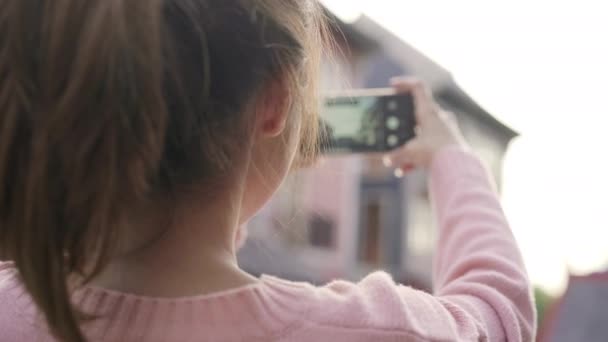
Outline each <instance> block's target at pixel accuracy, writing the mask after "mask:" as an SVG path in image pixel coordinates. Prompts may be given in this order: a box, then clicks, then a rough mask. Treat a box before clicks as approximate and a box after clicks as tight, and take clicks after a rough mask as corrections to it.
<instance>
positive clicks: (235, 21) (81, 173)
mask: <svg viewBox="0 0 608 342" xmlns="http://www.w3.org/2000/svg"><path fill="white" fill-rule="evenodd" d="M328 32H329V31H328V30H327V27H326V26H325V25H324V17H323V12H322V10H321V8H320V5H319V4H318V2H317V1H316V0H280V1H277V0H255V1H254V0H86V1H84V0H0V259H10V260H13V261H14V262H15V265H16V267H17V269H18V271H19V274H20V276H21V280H22V283H23V285H24V287H25V288H26V290H27V291H28V292H29V294H30V295H31V297H32V298H33V300H34V302H35V304H36V305H37V306H38V308H39V309H40V311H41V312H42V313H43V314H44V316H45V318H46V321H47V323H48V327H49V329H50V330H51V331H52V333H53V334H54V335H55V336H56V337H57V338H58V339H59V340H64V341H75V342H80V341H84V340H85V337H84V334H83V333H82V331H81V329H80V326H81V324H80V323H81V322H83V318H85V317H86V316H87V313H86V312H84V313H80V312H77V311H76V310H75V309H74V307H73V305H72V303H71V293H73V290H74V289H75V287H78V286H81V285H84V284H86V283H87V282H88V281H89V280H90V279H92V278H93V277H94V276H95V275H97V274H98V273H99V272H100V271H101V270H102V269H103V268H104V267H105V266H106V265H107V264H108V262H109V260H110V259H111V258H112V257H113V256H114V255H116V253H117V252H118V251H117V250H116V245H117V243H120V242H121V238H123V237H124V236H123V234H124V233H125V232H126V231H127V227H126V222H127V221H128V220H129V219H131V217H129V218H127V217H126V216H127V211H128V210H129V209H132V208H133V207H134V206H138V205H140V204H142V202H143V201H144V200H150V199H158V198H163V196H164V197H167V196H169V195H173V194H177V195H179V191H178V189H179V190H181V189H186V188H188V187H189V186H192V185H201V184H209V183H211V182H212V181H213V180H216V179H217V178H218V177H226V172H225V171H226V170H227V169H229V168H230V167H231V166H232V165H233V163H234V161H235V160H237V159H238V158H241V157H242V156H241V155H240V154H242V153H243V152H242V150H243V148H242V143H243V142H244V141H248V140H247V139H248V134H251V132H250V131H249V130H247V127H248V124H247V122H248V121H250V120H248V118H247V117H246V114H249V113H248V112H247V111H246V110H245V109H246V108H247V105H248V104H249V103H251V100H252V99H253V97H254V96H255V95H256V94H257V93H258V90H259V89H260V87H262V86H263V85H264V84H265V83H266V82H267V80H269V79H276V78H277V76H281V77H285V78H286V81H287V82H286V84H287V86H288V88H289V91H290V93H291V95H292V97H293V99H292V106H291V107H292V108H290V115H292V116H293V118H294V119H298V120H300V121H301V123H302V124H301V125H299V126H300V127H301V131H302V133H303V134H302V137H303V139H302V141H301V151H303V152H302V157H303V158H302V159H303V160H305V159H307V158H310V157H311V156H313V155H314V152H315V151H316V148H315V147H316V142H317V136H316V126H317V123H318V120H317V117H316V115H315V113H316V111H315V110H316V108H317V102H316V97H315V95H316V80H317V76H318V75H317V73H316V72H315V71H317V70H318V66H319V63H320V59H319V57H320V55H321V50H322V48H323V41H324V37H328ZM196 188H197V189H198V188H199V187H196ZM75 279H77V280H78V281H75Z"/></svg>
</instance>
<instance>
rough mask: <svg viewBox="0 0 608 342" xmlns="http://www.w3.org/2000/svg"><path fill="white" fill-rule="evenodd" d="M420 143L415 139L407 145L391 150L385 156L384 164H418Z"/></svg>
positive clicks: (393, 165)
mask: <svg viewBox="0 0 608 342" xmlns="http://www.w3.org/2000/svg"><path fill="white" fill-rule="evenodd" d="M420 144H421V143H420V141H419V140H418V139H414V140H412V141H410V142H408V143H407V144H406V145H405V146H403V147H401V148H399V149H396V150H394V151H392V152H390V153H389V154H387V155H386V156H385V157H384V158H383V162H384V165H385V166H387V167H396V168H403V167H406V168H407V166H409V165H414V166H415V165H417V161H418V159H419V158H418V154H419V151H420V150H421V146H420Z"/></svg>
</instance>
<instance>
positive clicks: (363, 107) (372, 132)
mask: <svg viewBox="0 0 608 342" xmlns="http://www.w3.org/2000/svg"><path fill="white" fill-rule="evenodd" d="M320 119H321V123H320V127H321V144H320V145H321V151H322V153H324V154H345V153H375V152H388V151H391V150H393V149H396V148H398V147H400V146H403V145H404V144H405V143H406V142H408V141H409V140H410V139H412V138H414V137H415V128H416V117H415V115H414V101H413V98H412V96H411V95H410V94H396V93H395V90H394V89H362V90H353V91H349V92H345V93H340V94H331V95H328V96H326V97H325V98H324V101H323V106H322V109H321V115H320Z"/></svg>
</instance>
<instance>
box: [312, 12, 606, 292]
mask: <svg viewBox="0 0 608 342" xmlns="http://www.w3.org/2000/svg"><path fill="white" fill-rule="evenodd" d="M323 2H324V3H325V4H326V6H328V7H329V8H330V9H332V10H333V11H334V12H335V13H337V14H338V15H339V16H340V17H342V18H343V19H344V20H353V19H355V18H356V17H357V16H358V15H360V14H361V13H365V14H366V15H368V16H370V17H371V18H373V19H376V20H378V21H379V22H381V23H382V24H384V25H385V27H386V28H387V29H389V30H391V31H393V32H394V33H396V34H398V35H399V36H400V37H402V38H403V39H404V40H405V41H407V42H408V43H410V44H411V45H413V46H415V47H416V48H417V49H419V50H420V51H422V52H423V53H425V54H426V55H428V56H429V57H431V58H432V59H434V60H435V61H437V62H438V63H439V64H441V65H442V66H443V67H445V68H447V69H448V70H449V71H450V72H451V73H452V74H453V76H454V78H455V79H456V81H457V82H458V83H459V84H460V85H461V86H462V87H463V88H464V89H465V90H466V91H467V92H468V93H470V95H471V96H472V97H473V98H474V99H475V100H476V101H477V102H478V103H479V104H481V105H482V106H483V107H484V108H486V109H487V110H488V111H489V112H490V113H492V114H493V115H495V116H496V117H497V118H498V119H499V120H501V121H503V122H504V123H506V124H507V125H509V126H511V127H512V128H514V129H515V130H517V131H518V132H519V133H521V136H520V137H519V138H517V139H516V140H514V141H513V143H512V144H511V146H510V148H509V151H508V153H507V155H506V157H505V165H504V189H503V194H502V200H503V205H504V208H505V212H506V214H507V216H508V218H509V220H510V223H511V225H512V228H513V231H514V234H515V236H516V238H517V240H518V242H519V243H520V247H521V249H522V253H523V255H524V259H525V261H526V266H527V267H528V270H529V272H530V275H531V278H532V280H533V282H534V283H535V284H536V285H538V286H540V287H542V288H544V289H545V290H547V291H549V292H552V293H554V294H557V293H559V292H560V291H562V290H563V289H564V287H565V286H566V280H567V276H568V274H585V273H589V272H594V271H600V270H604V269H606V268H608V201H607V200H606V197H607V191H608V153H607V152H606V149H608V131H606V128H607V127H608V119H607V117H608V104H607V103H606V102H607V101H608V96H606V94H605V93H606V92H607V91H608V86H607V84H606V83H607V81H608V39H605V32H608V20H605V18H606V16H605V15H602V13H604V14H605V13H607V11H608V4H602V2H605V1H602V0H599V1H589V0H561V1H560V0H552V1H549V0H509V1H506V0H503V1H496V0H459V1H454V0H398V1H397V0H374V1H370V0H325V1H323ZM602 32H604V34H602ZM602 36H604V39H602Z"/></svg>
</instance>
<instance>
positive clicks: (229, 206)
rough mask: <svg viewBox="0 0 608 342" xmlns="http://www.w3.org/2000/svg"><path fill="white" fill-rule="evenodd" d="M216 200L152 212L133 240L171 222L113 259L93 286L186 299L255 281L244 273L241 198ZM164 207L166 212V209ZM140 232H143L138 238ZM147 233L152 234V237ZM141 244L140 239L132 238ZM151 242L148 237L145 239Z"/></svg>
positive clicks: (188, 202)
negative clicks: (239, 240)
mask: <svg viewBox="0 0 608 342" xmlns="http://www.w3.org/2000/svg"><path fill="white" fill-rule="evenodd" d="M224 197H225V198H224V199H222V198H221V197H215V198H214V200H213V201H211V204H210V205H208V206H206V207H204V206H201V205H200V204H199V203H210V202H209V201H205V202H201V201H200V200H190V201H184V202H186V203H184V204H181V205H179V206H175V207H176V208H175V210H174V211H173V212H172V215H171V219H170V220H167V219H166V217H167V210H166V208H148V210H145V211H144V213H145V215H138V216H140V217H141V218H142V219H141V220H138V224H136V225H134V229H133V232H134V234H131V235H134V236H146V234H143V233H144V232H151V231H153V230H152V229H151V227H158V225H159V222H171V223H170V224H168V225H167V226H166V227H167V228H166V229H163V228H162V227H158V229H157V231H162V233H161V234H160V235H159V236H158V237H157V238H155V239H153V240H151V241H152V242H150V243H146V244H145V245H144V247H141V248H137V249H136V250H134V251H132V252H130V253H127V254H124V255H122V256H120V257H117V258H115V259H113V260H112V261H111V262H110V264H109V265H108V266H107V267H106V268H105V269H104V271H103V272H102V273H101V274H100V275H99V276H98V277H96V278H95V279H93V281H92V283H91V285H94V286H99V287H104V288H108V289H112V290H116V291H120V292H125V293H132V294H137V295H142V296H150V297H169V298H172V297H187V296H193V295H201V294H208V293H212V292H217V291H221V290H226V289H231V288H236V287H241V286H245V285H249V284H251V283H254V282H256V281H257V280H256V279H255V278H253V277H252V276H250V275H248V274H247V273H245V272H244V271H242V270H240V269H239V268H238V265H237V261H236V249H235V238H236V232H237V227H238V225H239V212H238V208H239V205H235V201H237V202H236V203H239V202H238V201H240V198H238V196H237V198H235V196H224ZM163 209H164V210H163ZM138 232H142V234H138ZM148 235H149V233H148ZM128 240H130V241H131V242H133V244H132V246H137V245H139V246H141V245H142V242H145V241H146V240H144V241H142V239H141V238H139V239H137V238H131V239H128ZM147 240H149V239H147Z"/></svg>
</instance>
